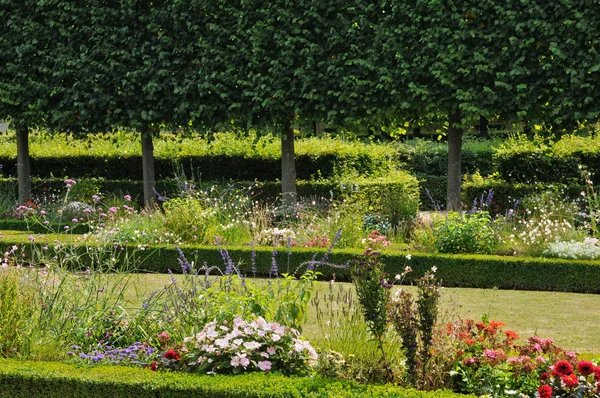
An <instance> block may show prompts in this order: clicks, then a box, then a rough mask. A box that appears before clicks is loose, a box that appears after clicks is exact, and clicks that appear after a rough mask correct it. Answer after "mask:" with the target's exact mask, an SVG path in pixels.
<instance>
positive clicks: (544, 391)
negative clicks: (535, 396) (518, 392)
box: [538, 360, 600, 398]
mask: <svg viewBox="0 0 600 398" xmlns="http://www.w3.org/2000/svg"><path fill="white" fill-rule="evenodd" d="M577 372H578V373H579V375H580V376H582V377H583V378H587V376H589V375H592V374H593V375H594V379H595V381H596V385H595V389H596V392H600V387H599V386H600V383H598V381H600V366H595V365H594V364H593V363H592V362H590V361H579V363H578V364H577ZM551 376H552V377H554V378H556V379H560V380H561V381H562V385H563V386H565V387H566V388H568V389H573V388H576V387H579V386H580V383H584V384H585V385H587V388H590V384H589V383H590V380H587V379H581V380H580V379H579V377H578V376H577V374H576V373H575V371H574V369H573V366H572V365H571V363H570V362H569V361H566V360H562V361H558V362H557V363H556V364H555V365H554V367H553V370H552V375H551ZM551 376H550V375H549V374H548V373H542V375H541V377H540V379H541V381H542V383H549V384H544V385H542V386H541V387H540V388H539V389H538V393H539V395H540V398H550V397H551V396H552V394H553V388H552V385H554V387H555V388H556V387H557V386H558V385H557V384H553V382H552V379H551V378H550V377H551ZM592 388H594V385H593V384H592ZM564 392H567V391H562V390H560V391H557V393H560V394H562V393H564ZM560 396H562V395H560Z"/></svg>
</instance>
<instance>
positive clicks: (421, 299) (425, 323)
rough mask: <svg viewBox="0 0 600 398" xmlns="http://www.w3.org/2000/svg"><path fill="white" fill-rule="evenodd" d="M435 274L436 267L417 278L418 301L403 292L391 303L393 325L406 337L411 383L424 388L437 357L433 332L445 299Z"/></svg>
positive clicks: (404, 349)
mask: <svg viewBox="0 0 600 398" xmlns="http://www.w3.org/2000/svg"><path fill="white" fill-rule="evenodd" d="M435 271H436V269H435V268H433V269H432V270H431V271H428V272H426V273H425V275H424V276H423V277H422V278H419V279H417V281H416V282H417V289H418V299H417V300H414V298H413V297H412V294H410V293H409V292H407V291H405V290H402V289H400V290H398V291H397V292H396V293H394V295H393V297H392V300H391V301H390V302H389V304H388V316H389V318H390V322H391V323H392V325H393V326H394V328H395V329H396V331H397V332H398V334H399V335H400V337H401V338H402V351H403V352H404V355H405V357H406V366H405V368H406V377H407V381H408V383H409V384H410V385H412V386H419V387H420V388H423V387H425V386H427V384H428V381H429V379H430V375H429V372H428V362H429V360H430V359H431V357H432V355H434V349H433V348H432V347H433V345H434V337H433V332H434V327H435V325H436V321H437V317H438V312H439V300H440V296H441V284H440V283H439V282H437V281H436V278H435Z"/></svg>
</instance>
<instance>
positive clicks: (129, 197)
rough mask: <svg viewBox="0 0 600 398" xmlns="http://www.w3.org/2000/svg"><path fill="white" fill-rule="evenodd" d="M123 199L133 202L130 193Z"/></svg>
mask: <svg viewBox="0 0 600 398" xmlns="http://www.w3.org/2000/svg"><path fill="white" fill-rule="evenodd" d="M123 199H125V200H126V201H128V202H131V196H129V195H125V196H123Z"/></svg>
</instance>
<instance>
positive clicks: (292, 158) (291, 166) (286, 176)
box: [281, 119, 296, 211]
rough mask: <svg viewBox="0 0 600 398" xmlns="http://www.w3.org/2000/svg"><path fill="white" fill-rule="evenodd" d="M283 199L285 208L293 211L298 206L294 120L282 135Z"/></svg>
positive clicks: (284, 129)
mask: <svg viewBox="0 0 600 398" xmlns="http://www.w3.org/2000/svg"><path fill="white" fill-rule="evenodd" d="M281 198H282V202H283V206H284V207H285V208H286V209H288V210H291V211H293V210H294V209H295V206H296V154H295V152H294V129H293V128H292V119H290V120H289V121H287V122H286V123H285V124H284V126H283V131H282V135H281Z"/></svg>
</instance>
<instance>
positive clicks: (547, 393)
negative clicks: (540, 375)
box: [538, 384, 552, 398]
mask: <svg viewBox="0 0 600 398" xmlns="http://www.w3.org/2000/svg"><path fill="white" fill-rule="evenodd" d="M538 394H540V398H550V397H552V387H550V386H549V385H547V384H544V385H543V386H541V387H540V388H538Z"/></svg>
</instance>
